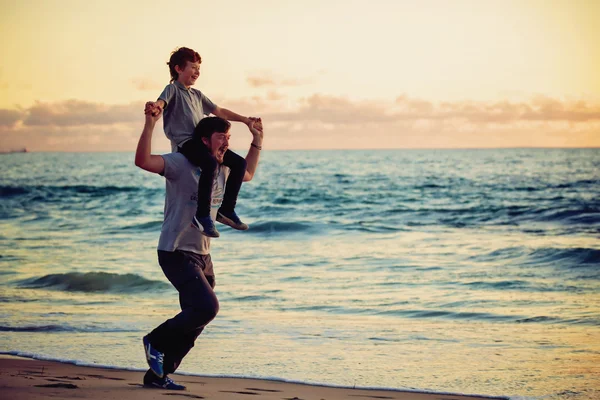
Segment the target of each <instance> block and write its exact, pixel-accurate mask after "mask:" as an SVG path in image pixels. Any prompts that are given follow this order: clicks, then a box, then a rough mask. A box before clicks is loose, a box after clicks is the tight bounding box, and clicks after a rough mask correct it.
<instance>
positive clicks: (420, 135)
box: [0, 91, 600, 151]
mask: <svg viewBox="0 0 600 400" xmlns="http://www.w3.org/2000/svg"><path fill="white" fill-rule="evenodd" d="M220 103H222V106H224V107H226V108H228V109H230V110H233V111H235V112H237V113H240V114H243V115H253V116H260V117H262V118H263V121H264V123H265V129H266V130H265V135H266V137H265V147H266V148H271V149H285V148H385V147H392V148H398V147H400V148H414V147H419V148H421V147H426V148H431V147H434V148H446V147H463V148H472V147H486V148H488V147H530V146H537V147H561V146H567V147H590V146H594V147H600V104H595V103H590V102H586V101H582V100H560V99H556V98H552V97H547V96H533V97H532V98H530V99H529V100H528V101H521V102H514V101H512V102H511V101H508V100H504V101H496V102H483V101H456V102H432V101H428V100H423V99H418V98H412V97H409V96H406V95H402V96H398V97H397V98H396V99H394V100H391V101H389V100H388V101H384V100H354V99H350V98H348V97H344V96H331V95H325V94H313V95H311V96H308V97H304V98H297V99H296V98H290V97H287V96H285V95H283V94H281V93H280V92H275V91H268V92H267V93H265V94H264V95H263V96H254V97H250V98H234V99H226V100H225V101H223V102H220ZM142 110H143V103H142V102H139V103H130V104H103V103H93V102H86V101H81V100H66V101H60V102H54V103H44V102H36V103H35V104H33V105H32V106H31V107H29V108H23V109H17V110H8V109H0V150H6V149H14V148H22V147H27V148H28V149H30V150H32V151H57V150H61V149H62V150H64V151H134V150H135V146H136V143H137V139H138V137H139V133H140V132H141V129H142V126H143V121H144V117H143V112H142ZM160 128H162V124H161V123H159V124H158V126H157V129H156V132H155V133H154V138H155V140H156V141H157V143H159V144H160V147H155V148H154V149H155V151H159V150H160V151H168V148H169V146H168V142H167V140H166V139H165V137H164V133H163V132H162V131H161V129H160ZM249 139H250V135H249V133H248V130H247V128H246V127H245V126H244V125H243V124H239V123H234V124H233V125H232V147H233V148H234V149H245V148H247V145H248V143H249Z"/></svg>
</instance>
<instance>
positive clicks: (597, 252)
mask: <svg viewBox="0 0 600 400" xmlns="http://www.w3.org/2000/svg"><path fill="white" fill-rule="evenodd" d="M527 257H528V259H529V262H530V263H536V264H537V263H539V264H556V265H560V266H562V267H566V268H568V269H574V268H586V267H592V268H596V267H599V266H600V249H590V248H586V247H574V248H567V249H564V248H563V249H561V248H555V247H548V248H540V249H535V250H533V251H532V252H531V253H530V254H529V255H528V256H527Z"/></svg>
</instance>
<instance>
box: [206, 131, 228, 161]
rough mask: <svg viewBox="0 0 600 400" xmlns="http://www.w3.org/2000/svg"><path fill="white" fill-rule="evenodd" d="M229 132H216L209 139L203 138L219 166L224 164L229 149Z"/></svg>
mask: <svg viewBox="0 0 600 400" xmlns="http://www.w3.org/2000/svg"><path fill="white" fill-rule="evenodd" d="M230 137H231V135H230V134H229V132H215V133H213V134H212V136H211V137H210V140H209V139H208V138H202V141H203V142H204V144H205V145H206V147H208V150H209V151H210V153H211V154H212V155H213V156H214V157H215V158H216V159H217V162H218V163H219V164H223V157H224V156H225V152H226V151H227V149H228V148H229V138H230Z"/></svg>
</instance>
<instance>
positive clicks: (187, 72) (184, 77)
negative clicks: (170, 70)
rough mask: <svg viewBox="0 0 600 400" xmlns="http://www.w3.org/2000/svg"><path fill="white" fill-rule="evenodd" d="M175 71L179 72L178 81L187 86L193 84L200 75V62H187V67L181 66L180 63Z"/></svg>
mask: <svg viewBox="0 0 600 400" xmlns="http://www.w3.org/2000/svg"><path fill="white" fill-rule="evenodd" d="M175 71H177V73H178V74H179V78H177V81H178V82H179V83H181V84H182V85H184V86H185V87H190V86H193V85H194V84H195V83H196V79H198V77H199V76H200V63H199V62H191V61H186V62H185V68H183V69H182V68H180V67H179V66H178V65H176V66H175Z"/></svg>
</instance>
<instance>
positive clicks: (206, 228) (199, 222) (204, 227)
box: [192, 215, 221, 238]
mask: <svg viewBox="0 0 600 400" xmlns="http://www.w3.org/2000/svg"><path fill="white" fill-rule="evenodd" d="M192 226H193V227H194V228H196V229H198V230H199V231H200V233H202V234H203V235H204V236H208V237H211V238H218V237H219V236H221V235H220V234H219V231H218V230H217V227H216V226H215V223H214V222H213V220H212V218H211V217H210V215H209V216H207V217H202V218H198V217H196V216H194V218H193V219H192Z"/></svg>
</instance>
